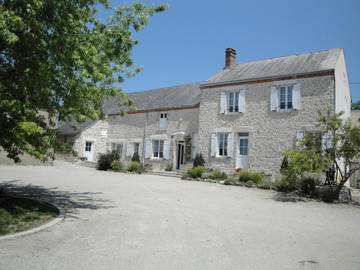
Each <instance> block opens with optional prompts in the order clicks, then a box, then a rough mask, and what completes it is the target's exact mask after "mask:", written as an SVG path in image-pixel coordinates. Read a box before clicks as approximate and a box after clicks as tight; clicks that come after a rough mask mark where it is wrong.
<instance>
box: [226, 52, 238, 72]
mask: <svg viewBox="0 0 360 270" xmlns="http://www.w3.org/2000/svg"><path fill="white" fill-rule="evenodd" d="M235 62H236V51H235V50H234V49H232V48H227V49H226V50H225V69H227V68H231V67H233V66H234V65H235V64H236V63H235Z"/></svg>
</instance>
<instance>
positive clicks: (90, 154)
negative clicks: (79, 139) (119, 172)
mask: <svg viewBox="0 0 360 270" xmlns="http://www.w3.org/2000/svg"><path fill="white" fill-rule="evenodd" d="M84 157H85V158H86V160H87V161H93V159H94V144H93V142H91V141H86V142H85V149H84Z"/></svg>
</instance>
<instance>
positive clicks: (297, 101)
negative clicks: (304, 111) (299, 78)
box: [292, 83, 301, 110]
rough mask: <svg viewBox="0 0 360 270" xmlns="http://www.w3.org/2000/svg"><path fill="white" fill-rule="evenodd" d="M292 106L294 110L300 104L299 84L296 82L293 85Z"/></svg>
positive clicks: (298, 107) (297, 108)
mask: <svg viewBox="0 0 360 270" xmlns="http://www.w3.org/2000/svg"><path fill="white" fill-rule="evenodd" d="M292 97H293V100H292V102H293V108H294V110H299V109H300V105H301V94H300V84H299V83H297V84H295V85H294V87H293V95H292Z"/></svg>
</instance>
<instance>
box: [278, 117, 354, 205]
mask: <svg viewBox="0 0 360 270" xmlns="http://www.w3.org/2000/svg"><path fill="white" fill-rule="evenodd" d="M318 114H319V117H318V123H317V127H318V128H319V130H320V134H322V139H321V144H320V146H319V136H315V135H314V136H311V135H310V136H308V135H307V136H305V139H304V141H303V142H302V143H301V147H299V149H293V150H289V151H286V152H285V155H286V156H287V158H288V164H289V166H288V169H286V170H283V171H282V174H283V175H284V176H285V178H289V179H294V180H295V182H296V181H298V180H300V179H302V178H303V177H304V174H305V173H306V172H310V173H321V172H327V173H326V176H327V178H331V179H327V180H326V181H327V183H328V184H332V185H334V184H336V185H337V187H338V188H337V191H336V192H335V194H334V196H335V197H336V198H335V199H337V198H338V196H339V193H340V190H341V189H342V187H343V186H344V184H345V183H346V182H347V181H348V180H349V179H350V177H351V176H352V175H353V174H354V173H355V172H356V171H358V170H360V162H359V161H360V129H359V128H358V127H356V126H353V125H352V123H351V121H350V120H347V121H343V119H342V115H343V112H340V113H334V112H332V111H330V110H329V111H327V112H325V113H324V112H321V111H319V112H318ZM341 163H342V164H341ZM333 168H334V171H335V172H336V174H337V175H338V177H337V178H338V179H339V181H338V182H337V181H336V180H337V179H335V178H336V174H331V173H328V172H329V171H331V170H333Z"/></svg>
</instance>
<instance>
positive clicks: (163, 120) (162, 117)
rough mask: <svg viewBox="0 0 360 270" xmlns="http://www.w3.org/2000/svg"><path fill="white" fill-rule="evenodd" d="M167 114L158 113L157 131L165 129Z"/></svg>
mask: <svg viewBox="0 0 360 270" xmlns="http://www.w3.org/2000/svg"><path fill="white" fill-rule="evenodd" d="M167 117H168V116H167V113H160V118H159V129H166V128H167V120H168V118H167Z"/></svg>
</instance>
